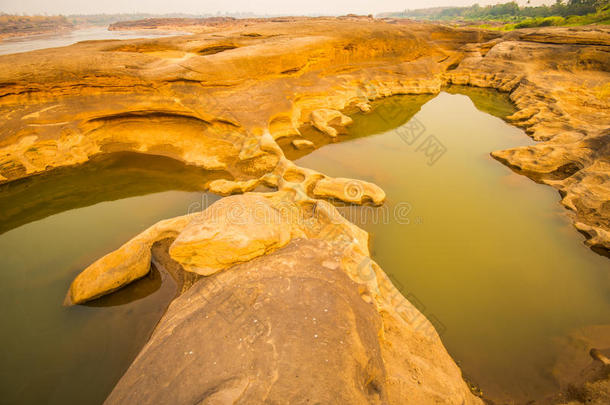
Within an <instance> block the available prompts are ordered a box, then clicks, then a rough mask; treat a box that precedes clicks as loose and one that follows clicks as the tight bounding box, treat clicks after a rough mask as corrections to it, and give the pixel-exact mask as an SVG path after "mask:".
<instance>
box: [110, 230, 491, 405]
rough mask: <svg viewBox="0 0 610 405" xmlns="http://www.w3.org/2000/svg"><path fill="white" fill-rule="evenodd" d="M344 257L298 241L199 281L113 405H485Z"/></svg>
mask: <svg viewBox="0 0 610 405" xmlns="http://www.w3.org/2000/svg"><path fill="white" fill-rule="evenodd" d="M344 262H345V261H344V257H343V253H342V252H340V251H338V250H337V248H336V245H334V244H332V243H329V242H327V241H323V240H307V239H301V238H298V239H294V240H293V241H291V242H290V243H289V244H288V245H287V246H285V247H284V248H282V249H280V250H278V251H276V252H274V253H272V254H269V255H266V256H261V257H258V258H256V259H253V260H251V261H249V262H247V263H242V264H238V265H235V266H233V267H231V268H230V269H228V270H225V271H223V272H219V273H216V274H214V275H212V276H210V277H205V278H203V279H201V280H199V281H198V282H196V283H195V285H194V286H193V287H191V288H190V289H189V290H188V291H187V292H186V293H184V294H183V295H181V296H180V297H179V298H178V299H176V300H175V301H174V302H173V303H172V304H171V305H170V307H169V309H168V311H167V313H166V314H165V316H164V317H163V319H162V320H161V322H160V323H159V325H158V326H157V328H156V330H155V332H154V334H153V336H152V337H151V339H150V341H149V342H148V343H147V344H146V346H145V347H144V349H143V350H142V351H141V352H140V354H139V355H138V357H137V358H136V360H135V361H134V362H133V364H132V365H131V367H130V368H129V369H128V370H127V372H126V373H125V375H124V376H123V378H122V379H121V380H120V381H119V383H118V384H117V385H116V387H115V388H114V390H113V391H112V393H111V394H110V396H109V397H108V399H107V401H106V404H109V405H110V404H173V405H181V404H189V405H191V404H301V403H303V404H304V403H309V404H331V403H336V404H401V405H402V404H418V405H419V404H428V403H438V404H441V403H442V404H475V403H482V402H481V401H480V400H479V399H478V398H476V397H474V396H473V395H472V394H471V393H470V391H469V390H468V388H467V386H466V384H465V383H464V381H463V380H462V378H461V374H460V371H459V369H458V368H457V366H456V365H455V363H453V361H452V360H451V358H450V357H449V355H448V354H447V352H446V351H445V349H444V348H443V346H442V344H441V343H440V340H439V339H438V336H437V335H436V334H435V333H434V332H433V331H432V333H430V332H431V331H430V330H428V331H426V330H423V329H418V328H414V327H413V325H409V324H408V323H407V322H406V321H404V320H403V319H402V318H401V317H400V316H398V314H397V313H396V312H395V311H391V312H388V311H387V310H383V311H380V310H379V309H378V308H379V306H378V304H377V302H376V301H375V300H373V299H371V297H372V296H373V295H374V294H373V292H372V291H370V290H369V288H368V287H366V286H363V285H361V284H358V283H356V282H354V281H353V280H352V279H351V278H350V277H349V276H348V274H347V270H346V269H345V268H344ZM403 300H404V298H403ZM404 302H405V303H407V304H408V302H407V301H406V300H405V301H404ZM408 305H410V304H408ZM410 307H411V308H412V309H413V310H414V311H417V310H416V309H415V308H414V307H412V306H410ZM399 355H400V356H399ZM401 356H402V357H401Z"/></svg>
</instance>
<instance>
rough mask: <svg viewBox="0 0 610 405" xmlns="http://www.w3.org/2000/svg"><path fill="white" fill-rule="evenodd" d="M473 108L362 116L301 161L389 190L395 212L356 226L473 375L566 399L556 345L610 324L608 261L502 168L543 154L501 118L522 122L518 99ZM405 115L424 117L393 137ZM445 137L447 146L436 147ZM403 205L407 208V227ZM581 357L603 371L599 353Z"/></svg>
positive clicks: (445, 104) (360, 217)
mask: <svg viewBox="0 0 610 405" xmlns="http://www.w3.org/2000/svg"><path fill="white" fill-rule="evenodd" d="M450 91H451V92H453V93H455V92H456V91H461V92H463V91H465V89H455V88H454V89H451V90H450ZM468 96H470V97H471V99H469V98H468V97H466V96H464V95H452V94H448V93H441V95H439V96H438V97H437V98H435V99H433V100H432V101H429V102H428V103H427V104H425V105H423V107H422V106H421V99H419V98H414V99H412V100H409V97H403V98H402V99H401V101H400V103H396V102H395V101H393V100H386V101H385V102H386V103H389V104H388V106H386V107H385V108H380V107H381V106H379V105H378V106H377V109H375V110H374V112H372V113H370V114H368V115H362V116H357V117H355V124H354V126H353V127H352V128H351V132H352V133H351V134H350V135H349V136H350V137H351V138H353V139H351V140H348V141H346V142H340V143H335V144H330V145H327V146H324V147H322V148H321V149H318V150H316V151H313V152H311V153H309V154H308V155H307V156H304V157H302V158H301V159H299V160H298V161H297V163H298V164H299V165H301V166H304V167H309V168H313V169H316V170H319V171H321V172H323V173H325V174H328V175H330V176H341V177H349V178H359V179H364V180H368V181H372V182H374V183H376V184H378V185H379V186H381V187H382V188H383V189H384V190H385V191H386V193H387V196H388V201H387V203H386V206H385V207H382V208H378V209H376V210H373V209H372V208H370V207H364V208H362V207H350V208H349V209H348V208H346V209H343V212H344V214H345V215H346V216H347V217H348V219H350V220H352V221H354V222H356V223H358V224H359V225H360V226H362V227H363V228H364V229H366V230H367V231H369V232H370V234H371V235H372V241H371V248H372V254H373V257H374V259H375V260H376V261H377V262H378V263H379V264H380V265H381V266H382V268H383V269H384V270H385V271H386V272H387V273H388V274H389V275H390V277H391V278H392V279H393V280H394V281H395V283H396V284H397V287H398V288H399V289H401V291H402V293H403V294H404V295H405V296H407V297H408V298H409V299H410V300H411V302H413V303H414V304H415V305H416V306H418V307H419V308H420V310H421V311H422V312H423V313H424V314H425V315H426V316H428V318H429V319H432V320H435V323H436V325H437V329H438V330H439V332H441V333H442V338H443V342H444V343H445V345H446V347H447V349H448V350H449V352H450V353H451V354H452V356H453V357H454V358H455V359H456V360H457V361H458V362H459V363H460V365H461V367H462V369H463V371H464V373H465V375H467V376H468V377H469V378H470V379H472V380H473V381H474V382H476V383H478V384H479V385H480V387H481V388H482V390H483V393H484V394H485V395H487V396H488V397H491V398H492V399H494V400H510V399H517V400H518V401H519V402H526V401H527V400H529V399H533V398H537V397H540V396H543V395H545V394H547V393H549V392H551V391H553V390H554V389H556V387H557V386H556V379H555V377H554V376H553V375H552V370H553V367H554V364H555V362H556V361H557V359H558V356H560V355H561V353H558V352H557V351H556V348H557V347H558V345H555V344H553V342H555V341H556V340H557V339H559V338H561V337H563V336H568V335H569V334H570V333H571V331H572V330H573V329H576V328H581V327H585V326H587V325H594V324H602V323H607V322H608V320H610V288H609V287H610V283H609V281H610V280H609V277H610V273H608V267H609V266H608V259H606V258H604V257H601V256H599V255H597V254H595V253H594V252H592V251H591V250H590V249H588V248H587V247H585V246H584V245H583V243H582V242H583V238H582V236H581V235H580V234H579V233H578V232H577V231H576V230H575V229H574V228H573V227H572V225H571V223H570V221H569V219H568V218H567V216H566V214H565V212H564V210H563V208H561V206H560V205H559V203H558V201H559V195H558V194H557V192H556V191H555V190H553V189H551V188H550V187H548V186H543V185H540V184H536V183H534V182H532V181H530V180H529V179H527V178H525V177H522V176H519V175H517V174H515V173H513V172H512V171H511V170H510V169H508V168H506V167H505V166H503V165H501V164H499V163H498V162H496V161H495V160H493V159H492V158H490V156H489V152H491V151H493V150H498V149H503V148H508V147H514V146H518V145H526V144H531V143H532V141H531V140H530V139H529V138H528V137H527V136H526V135H525V134H524V133H523V132H522V131H521V130H519V129H517V128H514V127H511V126H510V125H508V124H507V123H505V122H504V121H502V120H501V119H498V118H496V117H494V116H492V115H496V116H506V115H507V114H511V113H512V112H513V110H512V108H511V107H510V104H509V103H508V100H507V99H506V96H502V95H500V94H499V93H494V92H489V91H486V90H476V91H472V92H469V93H468ZM503 97H504V98H503ZM400 104H402V106H401V105H400ZM401 108H404V109H405V110H407V111H413V110H415V111H419V112H417V113H416V114H415V115H414V116H413V118H412V119H411V121H410V122H409V123H407V124H405V125H403V126H402V127H400V128H396V129H394V130H388V126H387V125H386V124H385V123H384V120H385V117H392V116H393V114H391V113H389V112H388V110H391V109H401ZM420 109H421V110H420ZM479 110H481V111H479ZM482 111H485V112H482ZM490 114H492V115H490ZM360 120H362V122H364V121H369V122H370V123H374V122H378V123H379V129H378V130H377V131H375V128H373V127H371V125H372V124H364V123H363V124H361V123H360V122H361V121H360ZM371 133H376V135H372V136H368V137H363V135H370V134H371ZM433 138H434V139H435V140H436V141H437V142H438V144H437V145H436V148H429V147H428V146H427V145H428V143H427V142H429V140H430V139H433ZM422 145H424V146H422ZM433 152H435V153H436V155H434V153H433ZM440 152H443V153H440ZM431 156H432V157H434V158H435V159H436V160H435V161H434V163H433V164H430V161H431V159H430V157H431ZM396 207H403V208H405V207H406V208H407V209H406V212H408V218H407V220H406V221H402V222H403V223H402V224H401V223H398V222H397V221H396V220H395V216H394V212H395V211H394V209H395V208H396ZM383 212H388V213H389V215H386V216H385V217H386V218H389V220H387V221H383V218H384V216H383V215H382V214H383ZM367 213H368V215H366V214H367ZM375 214H376V215H375ZM581 356H583V358H584V359H585V360H586V361H590V360H589V359H588V353H587V352H586V350H583V352H582V353H581Z"/></svg>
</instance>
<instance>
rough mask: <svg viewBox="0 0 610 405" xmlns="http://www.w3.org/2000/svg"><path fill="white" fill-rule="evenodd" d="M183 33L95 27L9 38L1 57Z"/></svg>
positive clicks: (2, 43) (2, 44) (1, 46)
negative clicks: (110, 40)
mask: <svg viewBox="0 0 610 405" xmlns="http://www.w3.org/2000/svg"><path fill="white" fill-rule="evenodd" d="M187 34H188V33H186V32H181V31H153V30H138V31H108V29H107V28H105V27H93V28H86V29H80V30H74V31H71V32H63V33H59V34H41V35H31V36H27V37H19V38H9V39H5V40H3V41H0V55H7V54H10V53H21V52H29V51H35V50H37V49H46V48H57V47H60V46H68V45H72V44H75V43H77V42H80V41H91V40H103V39H132V38H158V37H165V36H171V35H187Z"/></svg>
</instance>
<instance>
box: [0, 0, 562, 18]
mask: <svg viewBox="0 0 610 405" xmlns="http://www.w3.org/2000/svg"><path fill="white" fill-rule="evenodd" d="M507 1H509V0H479V1H475V0H300V1H290V0H97V1H92V0H0V11H1V12H5V13H28V14H43V13H46V14H94V13H133V12H142V13H193V14H206V13H216V12H219V11H220V12H253V13H257V14H293V15H302V14H312V13H319V14H346V13H358V14H375V13H379V12H383V11H400V10H404V9H415V8H424V7H435V6H447V5H452V6H464V5H472V4H474V3H479V4H481V5H483V4H496V3H505V2H507ZM518 2H519V3H520V4H524V3H525V0H520V1H518ZM552 2H554V0H531V3H532V4H536V5H537V4H540V3H552Z"/></svg>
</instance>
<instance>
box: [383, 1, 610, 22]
mask: <svg viewBox="0 0 610 405" xmlns="http://www.w3.org/2000/svg"><path fill="white" fill-rule="evenodd" d="M528 3H529V1H528ZM609 7H610V0H567V1H564V0H556V2H555V3H554V4H552V5H550V6H547V5H542V6H525V7H520V6H519V4H517V3H516V2H515V1H511V2H508V3H500V4H495V5H489V6H481V5H479V4H474V5H472V6H470V7H435V8H427V9H419V10H405V11H402V12H398V13H384V14H383V15H382V16H384V17H411V18H419V19H428V20H453V19H460V18H461V19H465V20H500V19H504V20H519V19H525V18H545V17H553V16H559V17H569V16H584V15H588V14H593V13H597V12H599V11H602V10H607V9H608V8H609Z"/></svg>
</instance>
